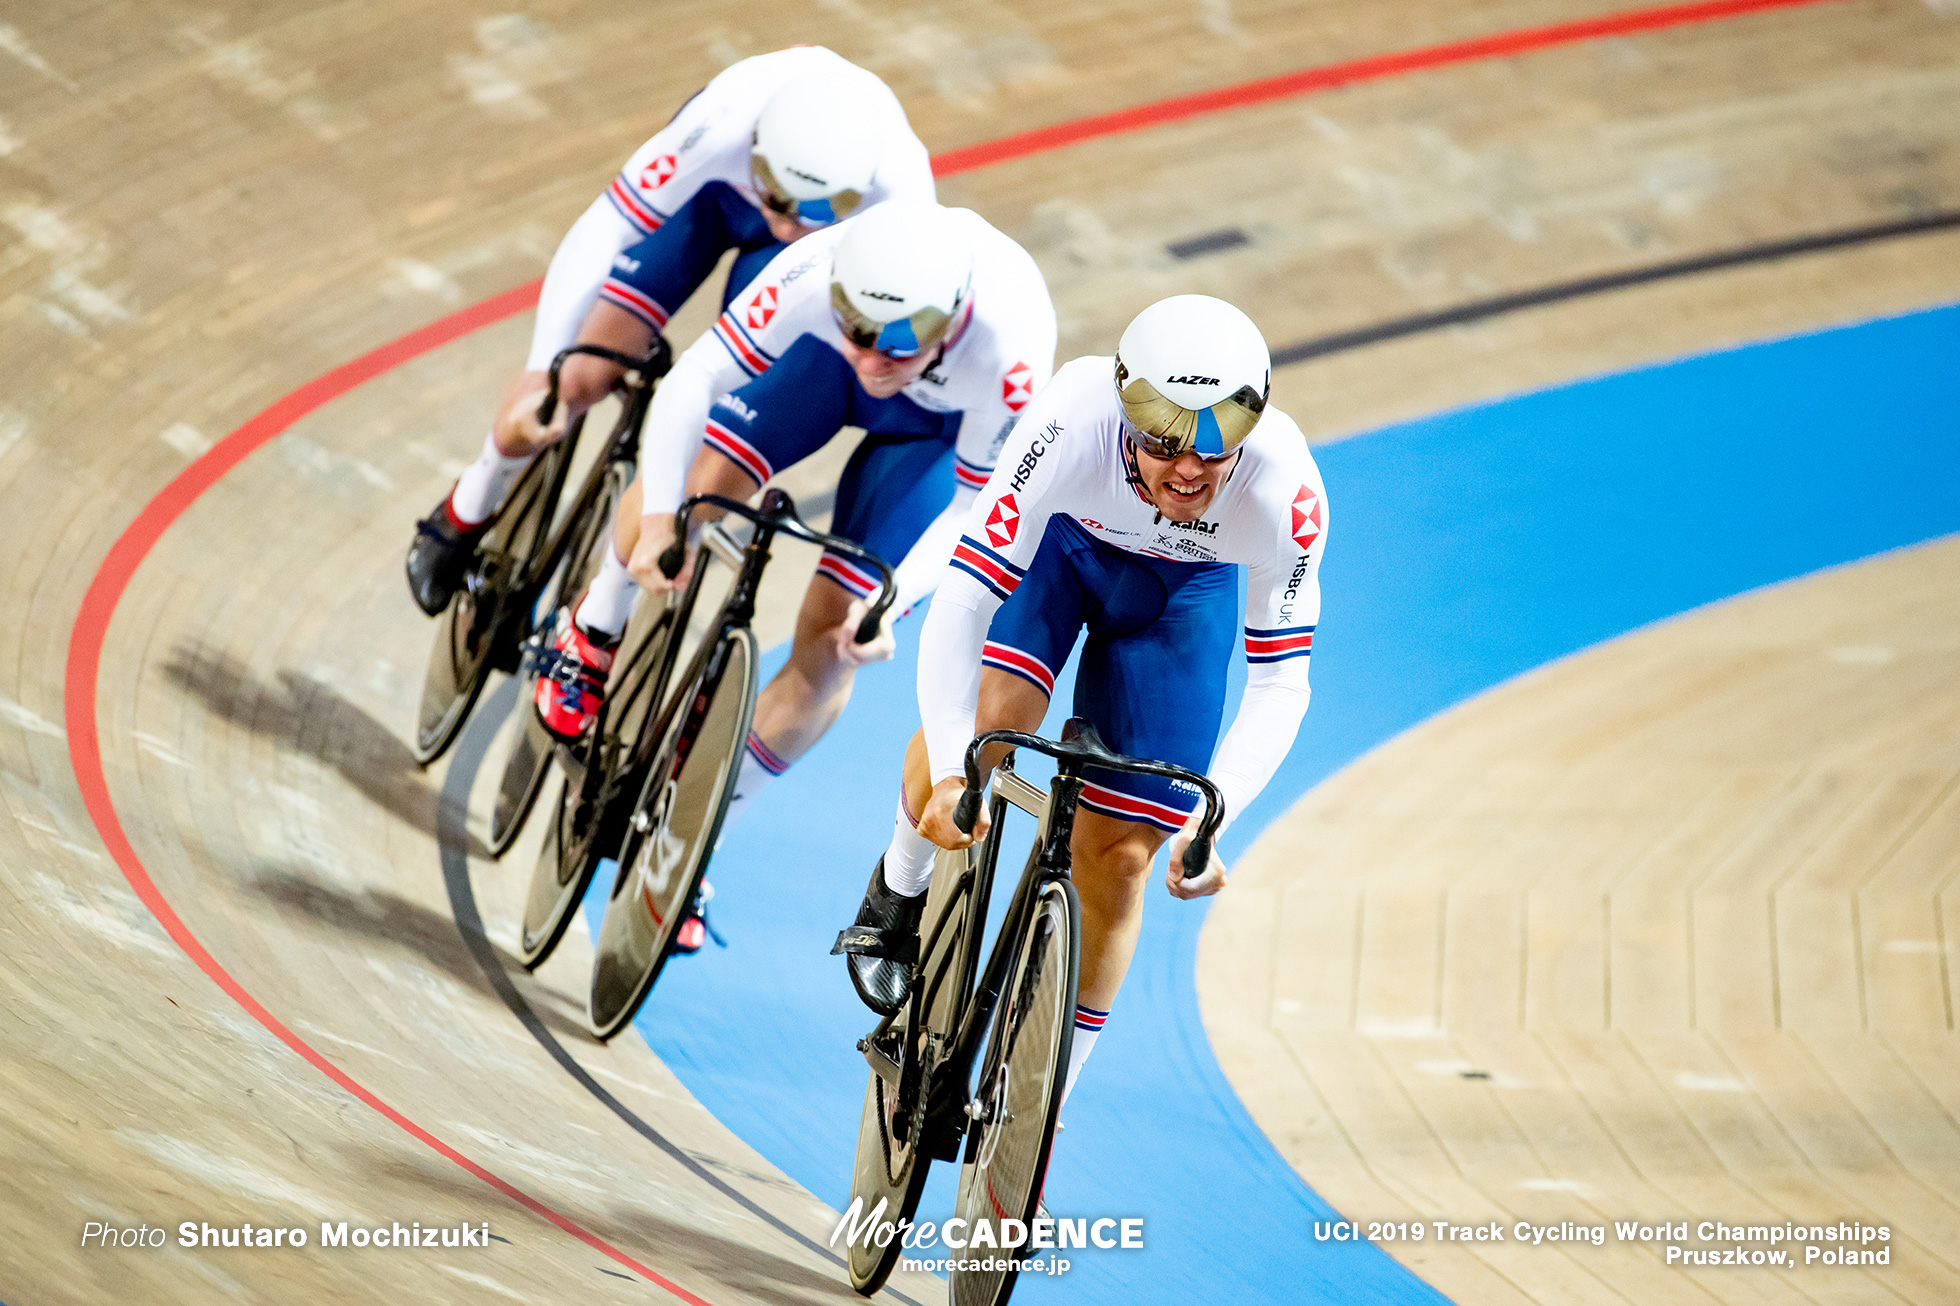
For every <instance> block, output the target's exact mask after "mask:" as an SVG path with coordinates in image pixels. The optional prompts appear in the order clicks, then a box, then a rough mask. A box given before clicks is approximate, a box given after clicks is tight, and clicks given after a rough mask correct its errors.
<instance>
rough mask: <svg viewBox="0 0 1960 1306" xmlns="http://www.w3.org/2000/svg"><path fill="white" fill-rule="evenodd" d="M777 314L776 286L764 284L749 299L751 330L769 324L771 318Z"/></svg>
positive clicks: (758, 329) (759, 328)
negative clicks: (752, 297)
mask: <svg viewBox="0 0 1960 1306" xmlns="http://www.w3.org/2000/svg"><path fill="white" fill-rule="evenodd" d="M774 316H776V287H774V286H764V287H763V288H762V289H761V290H758V291H757V292H756V295H755V298H754V299H752V300H750V301H749V312H748V324H749V330H751V331H760V330H762V328H764V327H766V326H768V325H769V319H770V318H772V317H774Z"/></svg>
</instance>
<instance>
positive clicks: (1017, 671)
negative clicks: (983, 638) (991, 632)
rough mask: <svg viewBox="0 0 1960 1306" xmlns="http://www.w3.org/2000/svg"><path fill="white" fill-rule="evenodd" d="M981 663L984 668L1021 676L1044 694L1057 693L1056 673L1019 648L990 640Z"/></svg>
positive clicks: (982, 653) (983, 651)
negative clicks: (992, 668)
mask: <svg viewBox="0 0 1960 1306" xmlns="http://www.w3.org/2000/svg"><path fill="white" fill-rule="evenodd" d="M980 663H981V665H982V666H988V667H999V668H1000V669H1001V670H1002V671H1005V672H1007V673H1008V674H1009V675H1014V676H1019V677H1020V678H1021V679H1023V680H1025V681H1027V682H1028V683H1029V684H1030V685H1033V686H1034V687H1035V688H1036V689H1038V690H1040V691H1041V692H1042V693H1044V694H1048V695H1051V696H1052V695H1053V694H1054V692H1055V673H1054V672H1053V671H1050V670H1049V669H1048V664H1047V663H1045V662H1043V661H1042V660H1041V659H1040V658H1038V657H1036V656H1034V655H1033V654H1032V653H1023V652H1022V651H1021V650H1020V649H1018V648H1009V647H1008V646H1007V645H1005V644H996V643H994V641H992V640H991V639H990V640H988V641H987V646H986V647H985V648H984V649H982V650H981V651H980Z"/></svg>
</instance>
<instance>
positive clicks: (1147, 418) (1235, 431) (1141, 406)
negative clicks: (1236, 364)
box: [1116, 359, 1270, 458]
mask: <svg viewBox="0 0 1960 1306" xmlns="http://www.w3.org/2000/svg"><path fill="white" fill-rule="evenodd" d="M1268 385H1269V390H1270V383H1268ZM1116 393H1117V396H1118V397H1119V398H1121V399H1122V401H1123V415H1124V416H1125V417H1127V418H1129V420H1130V428H1131V429H1130V438H1131V440H1133V441H1134V442H1135V443H1136V445H1137V447H1139V448H1140V449H1142V450H1143V451H1144V452H1145V453H1147V454H1149V455H1150V456H1151V457H1153V458H1176V457H1178V456H1179V455H1180V454H1184V453H1195V454H1197V455H1198V456H1199V457H1200V458H1223V457H1224V456H1225V455H1226V454H1229V453H1231V452H1232V451H1233V450H1234V449H1236V448H1238V447H1239V445H1240V444H1241V443H1243V442H1244V440H1245V438H1246V437H1247V436H1248V435H1251V434H1252V428H1253V427H1255V426H1257V425H1258V424H1259V416H1260V414H1262V413H1264V412H1265V411H1266V396H1265V395H1263V394H1261V393H1259V392H1258V391H1257V390H1254V389H1253V388H1252V387H1251V386H1249V385H1242V386H1240V387H1239V388H1238V389H1237V390H1236V391H1235V392H1233V393H1232V394H1229V395H1227V396H1226V397H1225V398H1223V399H1221V400H1219V401H1218V402H1217V403H1215V404H1213V405H1211V406H1210V407H1209V408H1186V407H1184V406H1183V405H1182V404H1178V403H1174V402H1172V401H1171V400H1169V399H1166V398H1164V396H1162V395H1161V394H1158V393H1157V387H1156V386H1154V385H1152V384H1150V382H1148V381H1146V380H1144V379H1143V378H1142V377H1140V376H1139V377H1136V378H1134V379H1133V378H1132V377H1131V376H1130V373H1129V369H1128V368H1126V367H1124V366H1123V361H1122V360H1121V359H1118V360H1117V361H1116Z"/></svg>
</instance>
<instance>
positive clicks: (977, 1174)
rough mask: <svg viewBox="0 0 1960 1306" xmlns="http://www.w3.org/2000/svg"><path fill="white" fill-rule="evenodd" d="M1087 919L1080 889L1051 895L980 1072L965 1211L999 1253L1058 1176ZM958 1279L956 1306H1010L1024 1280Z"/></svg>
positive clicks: (997, 1014) (1040, 904)
mask: <svg viewBox="0 0 1960 1306" xmlns="http://www.w3.org/2000/svg"><path fill="white" fill-rule="evenodd" d="M1078 913H1079V908H1078V904H1077V902H1076V897H1075V886H1074V885H1073V884H1070V883H1069V882H1068V881H1067V880H1051V881H1049V882H1048V883H1047V884H1045V885H1043V886H1042V888H1041V891H1040V894H1039V895H1038V896H1037V897H1036V899H1035V905H1034V914H1033V919H1032V921H1031V922H1030V924H1029V928H1028V930H1027V932H1026V933H1025V934H1024V935H1023V936H1022V945H1021V949H1020V955H1019V956H1018V957H1017V958H1016V959H1015V965H1014V969H1013V971H1012V973H1011V975H1010V978H1009V981H1008V983H1007V985H1006V986H1005V987H1004V988H1003V990H1002V993H1001V1000H1000V1004H999V1005H998V1006H997V1007H995V1009H994V1020H993V1028H992V1030H991V1031H990V1033H989V1036H988V1047H987V1051H986V1054H985V1056H984V1057H983V1058H982V1060H981V1063H980V1064H981V1072H980V1082H979V1084H978V1085H977V1086H976V1088H975V1092H974V1103H975V1106H976V1107H977V1108H978V1116H977V1118H976V1123H975V1125H974V1132H973V1134H972V1135H971V1136H970V1137H969V1138H968V1140H967V1151H966V1157H967V1159H966V1164H965V1166H963V1167H962V1168H961V1170H960V1188H959V1197H958V1200H957V1201H956V1203H955V1205H956V1207H957V1211H958V1214H959V1215H960V1216H961V1217H963V1218H964V1219H965V1220H966V1221H967V1222H968V1227H969V1228H972V1227H973V1225H974V1222H975V1221H980V1220H985V1221H989V1222H991V1224H992V1226H993V1233H994V1237H995V1240H996V1242H997V1243H998V1242H1001V1241H1002V1240H1001V1237H1000V1235H1001V1231H1002V1229H1001V1222H1002V1221H1004V1220H1018V1221H1020V1222H1021V1224H1022V1225H1023V1227H1025V1226H1026V1225H1027V1223H1028V1222H1029V1221H1030V1220H1032V1219H1033V1218H1034V1212H1035V1207H1036V1206H1037V1205H1038V1204H1039V1203H1040V1201H1041V1187H1042V1181H1043V1179H1044V1178H1046V1176H1047V1174H1048V1153H1049V1150H1050V1148H1051V1147H1052V1146H1053V1145H1054V1141H1055V1117H1056V1113H1057V1111H1058V1109H1059V1108H1060V1106H1061V1100H1062V1086H1063V1078H1064V1075H1065V1073H1066V1071H1067V1068H1068V1054H1069V1042H1070V1036H1071V1034H1072V1032H1073V1030H1074V1026H1075V1020H1074V1016H1075V986H1076V967H1077V964H1078V956H1077V954H1078V952H1079V951H1080V948H1081V934H1080V932H1079V931H1080V925H1079V924H1078V919H1077V918H1078ZM969 1237H970V1235H969ZM969 1245H970V1244H969ZM1025 1250H1026V1247H1025V1244H1023V1246H1022V1248H1021V1249H1019V1250H1009V1249H1007V1248H1006V1247H1005V1246H1002V1248H1001V1250H1000V1252H999V1253H998V1254H996V1255H993V1256H991V1257H989V1258H986V1259H990V1260H992V1261H993V1262H994V1263H995V1264H996V1266H1000V1265H1003V1264H1004V1263H1005V1262H1006V1261H1008V1260H1010V1259H1018V1258H1019V1257H1020V1256H1021V1254H1022V1252H1024V1251H1025ZM950 1278H951V1281H952V1282H951V1288H952V1292H951V1300H952V1302H953V1306H1001V1304H1002V1303H1004V1302H1006V1300H1007V1298H1008V1295H1009V1294H1010V1293H1012V1292H1013V1291H1014V1280H1015V1272H1014V1271H1012V1270H1008V1269H1004V1268H996V1269H992V1270H955V1271H953V1273H952V1275H951V1276H950Z"/></svg>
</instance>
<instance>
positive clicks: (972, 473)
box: [953, 454, 994, 490]
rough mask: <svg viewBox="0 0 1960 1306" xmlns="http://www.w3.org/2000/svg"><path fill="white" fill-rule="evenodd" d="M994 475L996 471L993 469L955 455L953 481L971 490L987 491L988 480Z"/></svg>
mask: <svg viewBox="0 0 1960 1306" xmlns="http://www.w3.org/2000/svg"><path fill="white" fill-rule="evenodd" d="M993 474H994V469H993V468H991V467H982V466H981V465H980V464H979V463H970V462H968V461H967V460H966V459H964V458H962V457H960V456H959V455H958V454H954V455H953V479H954V480H955V481H957V482H958V483H959V484H961V485H964V486H966V487H968V488H969V489H974V490H982V489H985V488H986V486H987V480H988V478H989V477H991V476H992V475H993Z"/></svg>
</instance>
